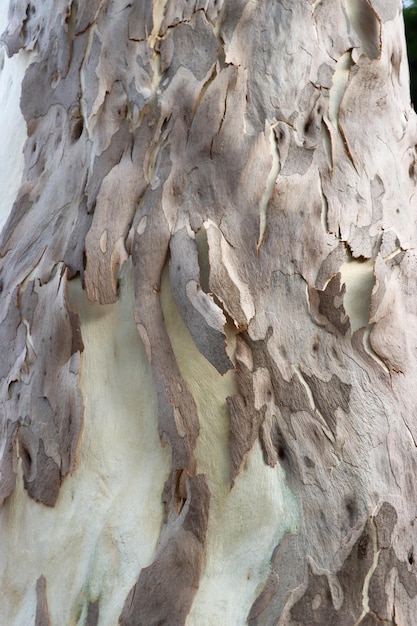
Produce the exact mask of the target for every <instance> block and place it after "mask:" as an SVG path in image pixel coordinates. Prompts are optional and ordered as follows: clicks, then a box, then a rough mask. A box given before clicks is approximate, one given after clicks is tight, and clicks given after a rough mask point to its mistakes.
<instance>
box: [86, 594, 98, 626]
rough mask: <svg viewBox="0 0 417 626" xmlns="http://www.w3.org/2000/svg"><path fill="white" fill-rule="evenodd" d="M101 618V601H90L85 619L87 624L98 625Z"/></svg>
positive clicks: (89, 625) (90, 625)
mask: <svg viewBox="0 0 417 626" xmlns="http://www.w3.org/2000/svg"><path fill="white" fill-rule="evenodd" d="M99 619H100V605H99V601H98V600H97V601H96V602H89V603H88V610H87V617H86V619H85V626H97V624H98V621H99Z"/></svg>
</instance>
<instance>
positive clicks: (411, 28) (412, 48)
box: [404, 0, 417, 109]
mask: <svg viewBox="0 0 417 626" xmlns="http://www.w3.org/2000/svg"><path fill="white" fill-rule="evenodd" d="M404 22H405V35H406V39H407V53H408V63H409V66H410V82H411V102H413V104H414V107H415V108H416V109H417V1H416V0H415V1H414V2H412V3H411V4H409V6H407V7H406V8H404Z"/></svg>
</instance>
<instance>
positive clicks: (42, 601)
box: [35, 576, 50, 626]
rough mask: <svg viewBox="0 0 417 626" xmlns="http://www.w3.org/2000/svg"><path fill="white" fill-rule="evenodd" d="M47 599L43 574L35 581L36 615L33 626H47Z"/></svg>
mask: <svg viewBox="0 0 417 626" xmlns="http://www.w3.org/2000/svg"><path fill="white" fill-rule="evenodd" d="M49 625H50V620H49V612H48V601H47V597H46V579H45V576H39V578H38V580H37V581H36V615H35V626H49Z"/></svg>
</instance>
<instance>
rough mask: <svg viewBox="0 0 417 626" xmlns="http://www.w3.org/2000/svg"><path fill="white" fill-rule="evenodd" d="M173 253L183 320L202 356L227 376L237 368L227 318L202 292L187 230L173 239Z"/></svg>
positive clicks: (175, 292)
mask: <svg viewBox="0 0 417 626" xmlns="http://www.w3.org/2000/svg"><path fill="white" fill-rule="evenodd" d="M170 251H171V260H170V281H171V286H172V293H173V296H174V298H175V302H176V303H177V306H178V308H179V311H180V313H181V316H182V318H183V320H184V322H185V324H186V326H187V328H188V330H189V331H190V334H191V336H192V338H193V340H194V342H195V344H196V345H197V347H198V349H199V351H200V352H201V354H203V355H204V356H205V357H206V358H207V360H208V361H210V363H211V364H212V365H214V367H215V368H216V369H217V370H218V371H219V372H220V373H221V374H224V373H225V372H226V371H227V370H228V369H230V368H232V367H233V364H232V363H231V361H230V359H229V358H228V356H227V354H226V343H225V335H224V331H223V327H224V325H225V323H226V318H225V317H224V315H223V313H222V311H221V309H220V308H219V307H218V306H217V305H216V304H215V302H214V301H213V299H212V298H211V297H210V296H209V295H207V294H205V293H204V292H203V291H202V289H201V285H200V269H199V264H198V252H197V245H196V243H195V241H194V239H192V238H191V237H190V236H189V235H188V234H187V229H186V227H185V226H184V227H183V228H181V229H179V230H177V231H176V232H175V233H174V235H172V237H171V240H170Z"/></svg>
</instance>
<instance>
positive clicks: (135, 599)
mask: <svg viewBox="0 0 417 626" xmlns="http://www.w3.org/2000/svg"><path fill="white" fill-rule="evenodd" d="M187 491H188V497H187V500H186V502H185V504H184V507H183V510H182V512H181V513H180V516H179V518H178V520H177V524H176V526H177V528H173V529H170V528H169V527H168V528H167V529H166V532H165V533H164V531H163V532H162V535H161V541H160V546H159V550H158V554H157V557H156V559H155V560H154V562H153V563H152V565H150V566H148V567H145V568H143V569H142V571H141V573H140V575H139V579H138V582H137V583H136V584H135V586H134V587H133V588H132V590H131V591H130V593H129V595H128V597H127V599H126V602H125V605H124V608H123V611H122V614H121V616H120V618H119V621H120V624H122V626H139V625H140V626H145V625H146V626H152V625H155V626H156V625H157V624H164V623H169V624H172V626H182V625H183V624H185V620H186V617H187V615H188V613H189V611H190V608H191V605H192V601H193V598H194V596H195V593H196V591H197V588H198V581H199V578H200V574H201V569H202V566H203V554H204V543H205V537H206V533H207V523H208V510H209V502H210V490H209V488H208V484H207V479H206V477H205V476H204V475H203V474H198V475H197V476H194V477H192V478H189V479H188V487H187Z"/></svg>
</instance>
